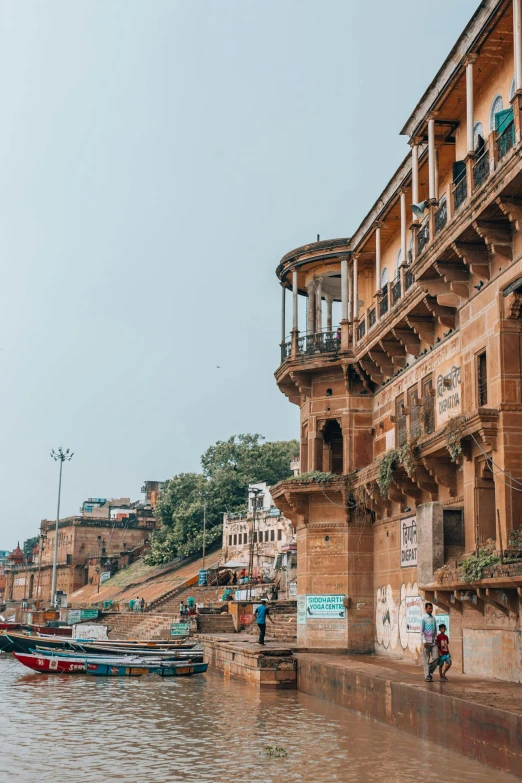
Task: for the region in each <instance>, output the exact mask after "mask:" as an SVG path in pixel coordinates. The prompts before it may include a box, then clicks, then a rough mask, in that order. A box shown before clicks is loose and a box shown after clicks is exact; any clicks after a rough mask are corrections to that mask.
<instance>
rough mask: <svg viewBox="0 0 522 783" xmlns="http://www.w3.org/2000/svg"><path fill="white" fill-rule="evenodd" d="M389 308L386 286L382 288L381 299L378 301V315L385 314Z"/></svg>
mask: <svg viewBox="0 0 522 783" xmlns="http://www.w3.org/2000/svg"><path fill="white" fill-rule="evenodd" d="M388 310H389V300H388V286H386V288H384V289H383V292H382V296H381V301H380V303H379V315H380V316H381V318H382V316H383V315H386V313H387V312H388Z"/></svg>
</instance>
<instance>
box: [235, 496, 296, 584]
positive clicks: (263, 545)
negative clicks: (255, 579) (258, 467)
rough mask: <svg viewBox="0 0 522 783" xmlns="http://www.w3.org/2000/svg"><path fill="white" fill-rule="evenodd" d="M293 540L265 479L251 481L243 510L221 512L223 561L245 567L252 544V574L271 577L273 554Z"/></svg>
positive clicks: (285, 550) (288, 523)
mask: <svg viewBox="0 0 522 783" xmlns="http://www.w3.org/2000/svg"><path fill="white" fill-rule="evenodd" d="M254 511H255V519H254ZM294 543H295V534H294V529H293V525H292V523H291V522H290V520H289V519H286V518H285V517H284V516H283V515H282V514H281V512H280V511H279V509H278V508H277V506H275V505H274V502H273V500H272V496H271V494H270V488H269V487H268V485H267V484H266V482H262V483H260V484H252V485H251V491H250V492H249V493H248V509H247V512H246V514H224V515H223V557H224V562H225V563H226V562H229V561H232V560H237V561H238V562H240V563H244V564H245V568H248V564H249V559H250V552H251V549H252V548H253V569H254V571H253V573H254V576H258V575H263V574H264V575H265V576H267V577H270V578H273V576H274V566H275V565H276V562H275V561H276V557H277V555H281V554H286V553H287V552H288V551H291V545H292V544H294ZM238 570H240V569H238Z"/></svg>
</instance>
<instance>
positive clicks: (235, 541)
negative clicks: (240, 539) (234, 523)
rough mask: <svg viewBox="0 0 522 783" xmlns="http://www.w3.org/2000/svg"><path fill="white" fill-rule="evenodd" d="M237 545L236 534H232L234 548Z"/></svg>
mask: <svg viewBox="0 0 522 783" xmlns="http://www.w3.org/2000/svg"><path fill="white" fill-rule="evenodd" d="M236 544H237V534H236V533H234V546H235V545H236Z"/></svg>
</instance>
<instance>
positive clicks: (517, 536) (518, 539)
mask: <svg viewBox="0 0 522 783" xmlns="http://www.w3.org/2000/svg"><path fill="white" fill-rule="evenodd" d="M508 546H510V547H512V548H513V549H522V525H520V527H515V528H513V530H510V531H509V535H508Z"/></svg>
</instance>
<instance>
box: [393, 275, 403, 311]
mask: <svg viewBox="0 0 522 783" xmlns="http://www.w3.org/2000/svg"><path fill="white" fill-rule="evenodd" d="M401 296H402V288H401V276H400V274H398V275H397V277H396V278H395V280H394V281H393V283H392V302H393V305H394V306H395V305H396V304H397V302H398V301H399V299H400V298H401Z"/></svg>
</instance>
